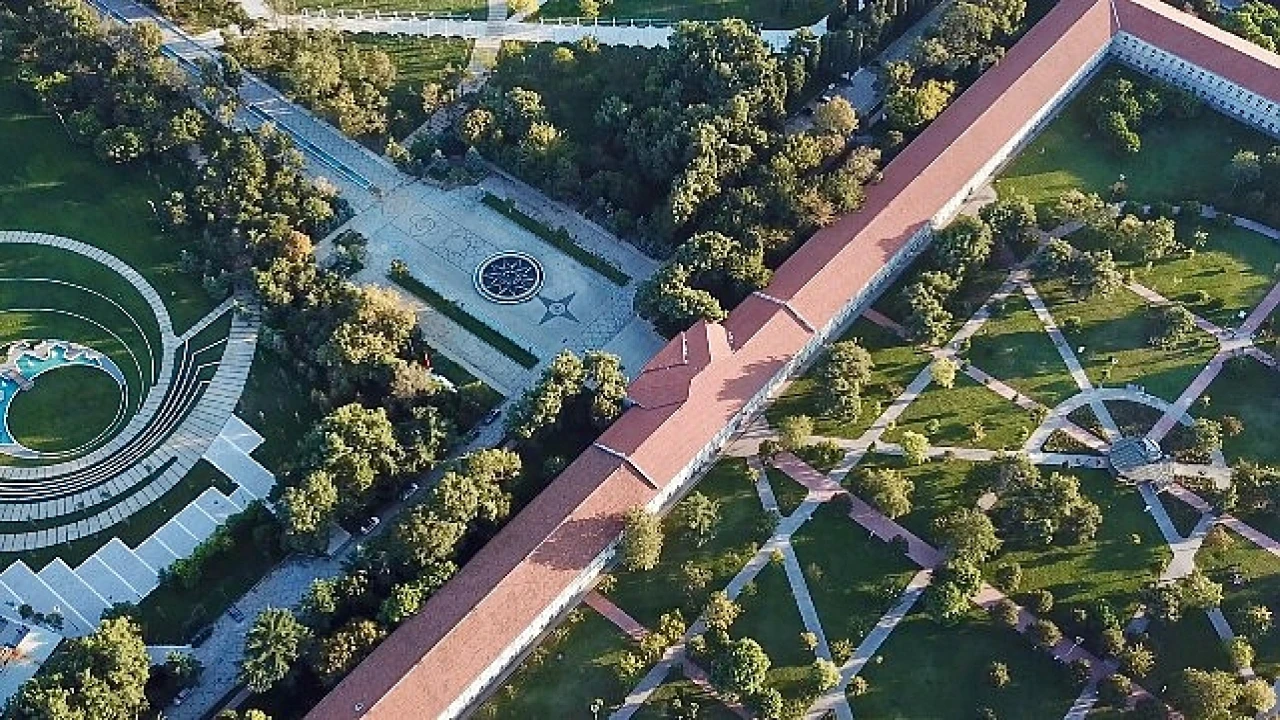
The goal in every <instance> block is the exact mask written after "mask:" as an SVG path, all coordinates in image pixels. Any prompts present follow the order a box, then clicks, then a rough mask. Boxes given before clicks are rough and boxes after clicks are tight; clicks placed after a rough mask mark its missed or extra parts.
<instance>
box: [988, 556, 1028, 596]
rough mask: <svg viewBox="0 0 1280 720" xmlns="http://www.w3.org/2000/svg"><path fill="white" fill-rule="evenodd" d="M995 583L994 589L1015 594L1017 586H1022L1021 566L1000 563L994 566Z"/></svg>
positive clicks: (1012, 563)
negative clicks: (997, 588)
mask: <svg viewBox="0 0 1280 720" xmlns="http://www.w3.org/2000/svg"><path fill="white" fill-rule="evenodd" d="M995 583H996V587H999V588H1000V589H1001V590H1003V591H1005V592H1007V593H1012V592H1017V591H1018V586H1020V585H1022V565H1020V564H1018V563H1016V562H1003V563H1000V564H999V565H997V566H996V574H995Z"/></svg>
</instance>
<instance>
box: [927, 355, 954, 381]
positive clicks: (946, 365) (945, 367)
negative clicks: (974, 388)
mask: <svg viewBox="0 0 1280 720" xmlns="http://www.w3.org/2000/svg"><path fill="white" fill-rule="evenodd" d="M959 369H960V366H959V365H958V364H957V363H956V361H955V360H952V359H951V358H949V357H940V358H938V359H936V360H934V361H933V364H932V365H930V366H929V372H930V374H932V375H933V379H934V381H935V382H937V383H938V384H939V385H941V386H942V387H944V388H951V387H954V386H955V384H956V372H957V371H958V370H959Z"/></svg>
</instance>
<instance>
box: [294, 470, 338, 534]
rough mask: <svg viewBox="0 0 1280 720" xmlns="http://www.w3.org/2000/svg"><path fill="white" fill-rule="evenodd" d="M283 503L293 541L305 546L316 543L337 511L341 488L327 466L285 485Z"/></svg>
mask: <svg viewBox="0 0 1280 720" xmlns="http://www.w3.org/2000/svg"><path fill="white" fill-rule="evenodd" d="M280 506H281V509H282V510H283V515H284V521H285V532H286V533H287V536H288V538H289V540H290V542H291V544H293V545H295V546H299V547H304V548H305V547H309V546H311V545H314V544H316V542H317V541H318V539H319V537H320V534H321V531H322V530H324V529H327V528H328V526H329V523H330V522H331V521H332V520H333V516H334V513H335V512H336V511H337V507H338V488H337V486H335V485H334V483H333V476H332V475H330V474H329V473H328V472H325V471H324V470H315V471H313V472H310V473H308V474H307V476H306V477H305V478H303V480H302V483H301V484H299V485H296V486H290V487H286V488H285V489H284V492H283V493H282V494H281V496H280Z"/></svg>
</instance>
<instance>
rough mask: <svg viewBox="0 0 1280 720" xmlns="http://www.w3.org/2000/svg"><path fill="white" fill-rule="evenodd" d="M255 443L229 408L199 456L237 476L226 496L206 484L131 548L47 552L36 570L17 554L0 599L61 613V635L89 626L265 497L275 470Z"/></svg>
mask: <svg viewBox="0 0 1280 720" xmlns="http://www.w3.org/2000/svg"><path fill="white" fill-rule="evenodd" d="M261 442H262V438H261V436H259V435H258V434H257V433H256V432H254V431H253V428H251V427H249V426H248V425H247V424H245V423H244V422H242V421H241V420H240V419H239V418H237V417H235V416H234V415H232V416H231V419H230V420H229V421H228V422H227V423H226V426H225V427H224V428H223V431H222V433H220V434H219V435H218V437H217V439H216V443H214V445H211V446H210V449H209V454H208V455H207V456H206V459H208V460H209V461H210V462H211V463H213V464H214V465H215V466H216V467H218V468H219V469H220V470H222V471H223V472H224V473H226V474H227V476H228V477H230V478H232V479H233V480H234V481H235V482H236V483H237V486H236V489H235V490H234V491H233V492H232V493H231V494H230V496H228V495H226V494H224V493H223V492H222V491H221V490H219V489H218V488H216V487H210V488H207V489H206V490H205V491H204V492H203V493H201V494H200V495H199V496H198V497H197V498H196V499H195V500H192V501H191V502H190V503H188V504H187V506H186V507H184V508H183V509H182V510H181V511H179V512H178V513H176V514H174V515H173V516H172V517H170V518H169V520H168V521H167V522H166V523H165V524H164V525H162V526H160V527H159V528H158V529H157V530H156V531H155V532H154V533H152V534H151V536H150V537H148V538H147V539H146V540H144V541H142V543H141V544H139V545H138V547H136V548H130V547H129V546H128V545H126V544H125V543H124V542H123V541H121V540H120V539H119V538H111V539H110V540H109V541H107V543H106V544H105V545H103V546H102V547H101V548H99V549H98V550H97V552H95V553H94V554H93V555H90V556H89V557H88V558H87V559H86V560H85V561H84V562H82V563H81V564H80V565H79V566H78V567H76V568H75V569H72V568H71V567H69V566H68V565H67V564H66V563H65V562H63V561H62V560H61V559H55V560H53V561H52V562H50V563H49V564H48V565H46V566H45V567H44V568H43V569H41V570H40V572H38V573H37V572H33V571H32V570H31V568H30V567H28V566H27V564H26V563H24V562H23V561H21V560H18V561H16V562H14V563H13V564H11V565H10V566H9V567H7V568H5V570H4V571H3V572H0V603H3V604H5V605H8V606H10V607H12V608H13V609H14V610H15V611H16V609H17V608H18V607H19V606H21V605H23V604H27V605H30V606H31V607H32V609H33V610H35V611H36V612H40V613H44V614H46V615H48V614H49V613H52V612H59V613H61V614H62V616H63V620H64V626H63V630H62V633H63V634H64V635H66V636H67V637H79V636H81V635H86V634H88V633H90V632H92V631H93V629H94V628H95V627H97V624H98V619H99V618H100V617H101V616H102V611H103V610H105V609H107V608H109V607H111V606H112V605H113V604H115V603H117V602H134V603H136V602H139V601H140V600H142V599H143V598H145V597H146V596H147V595H149V594H150V593H151V591H152V590H155V588H156V586H157V585H159V582H160V580H159V578H160V571H161V570H162V569H164V568H167V567H169V565H171V564H173V562H174V561H176V560H178V559H179V558H184V557H188V556H190V554H191V553H192V552H193V551H194V550H195V548H196V546H198V545H199V544H200V543H201V542H203V541H204V540H206V539H208V538H209V537H210V536H211V535H213V534H214V533H215V532H217V529H218V528H219V527H220V526H221V525H222V524H224V523H225V522H226V521H227V520H228V519H229V518H230V517H231V516H232V515H234V514H236V513H238V512H240V511H242V510H244V509H245V508H246V507H248V506H249V504H250V503H252V502H254V501H257V500H265V499H266V498H267V494H268V493H270V492H271V489H272V488H273V487H274V486H275V477H274V476H273V475H272V474H271V473H270V472H268V471H267V470H266V468H264V467H262V466H261V465H259V464H258V462H257V461H256V460H254V459H253V458H252V457H250V456H249V454H248V451H249V450H252V449H253V448H254V447H257V445H258V444H260V443H261ZM215 445H216V447H217V448H218V449H217V450H216V451H215V450H214V446H215ZM192 464H194V463H192Z"/></svg>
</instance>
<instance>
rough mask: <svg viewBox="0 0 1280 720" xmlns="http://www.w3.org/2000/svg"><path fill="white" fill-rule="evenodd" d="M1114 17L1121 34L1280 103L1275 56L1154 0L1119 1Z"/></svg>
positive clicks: (1279, 74) (1278, 62)
mask: <svg viewBox="0 0 1280 720" xmlns="http://www.w3.org/2000/svg"><path fill="white" fill-rule="evenodd" d="M1116 14H1117V15H1118V16H1119V18H1120V30H1121V31H1123V32H1126V33H1129V34H1130V35H1133V36H1134V37H1137V38H1139V39H1141V40H1144V41H1146V42H1148V43H1151V44H1152V45H1155V46H1157V47H1160V48H1162V49H1164V50H1166V51H1168V52H1171V53H1173V54H1174V55H1177V56H1178V57H1180V58H1182V59H1183V60H1186V61H1187V62H1189V63H1191V64H1193V65H1199V66H1200V67H1202V68H1204V69H1206V70H1209V71H1212V72H1214V73H1216V74H1218V75H1221V76H1222V77H1225V78H1227V79H1228V80H1230V81H1232V82H1234V83H1235V84H1237V85H1240V86H1241V87H1244V88H1248V89H1249V90H1252V91H1253V92H1255V93H1258V94H1259V95H1262V96H1264V97H1267V98H1270V99H1271V100H1280V55H1276V54H1275V53H1273V52H1269V51H1267V50H1264V49H1262V48H1261V47H1259V46H1257V45H1254V44H1253V43H1251V42H1249V41H1248V40H1245V39H1244V38H1242V37H1238V36H1236V35H1232V34H1231V33H1229V32H1227V31H1225V30H1222V29H1220V28H1218V27H1215V26H1214V25H1211V24H1209V23H1207V22H1205V21H1204V20H1201V19H1200V18H1198V17H1195V16H1193V15H1190V14H1188V13H1186V12H1183V11H1181V10H1178V9H1177V8H1174V7H1171V6H1169V5H1166V4H1164V3H1163V2H1160V1H1159V0H1120V1H1119V2H1117V3H1116Z"/></svg>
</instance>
